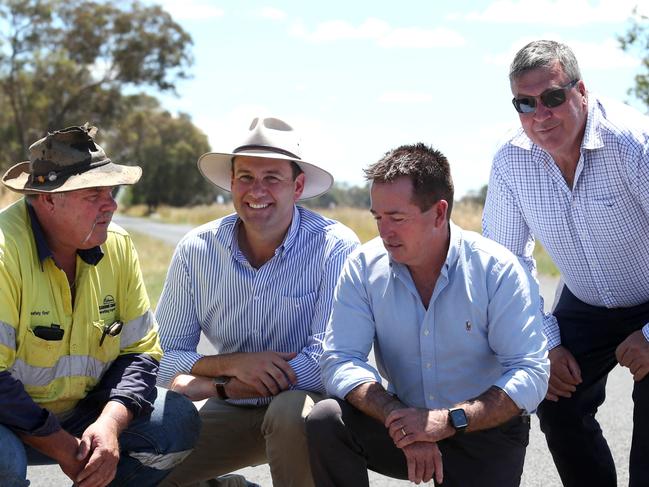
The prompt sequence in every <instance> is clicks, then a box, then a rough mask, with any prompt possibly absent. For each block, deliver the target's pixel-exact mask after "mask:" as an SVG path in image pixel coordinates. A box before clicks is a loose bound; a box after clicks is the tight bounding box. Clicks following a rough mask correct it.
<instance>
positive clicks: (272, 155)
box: [156, 117, 358, 487]
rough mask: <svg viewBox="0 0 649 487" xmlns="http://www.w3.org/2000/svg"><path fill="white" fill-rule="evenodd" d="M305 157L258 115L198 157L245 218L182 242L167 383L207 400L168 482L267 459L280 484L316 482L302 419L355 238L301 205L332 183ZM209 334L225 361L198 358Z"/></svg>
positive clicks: (166, 332)
mask: <svg viewBox="0 0 649 487" xmlns="http://www.w3.org/2000/svg"><path fill="white" fill-rule="evenodd" d="M299 150H300V148H299V142H298V138H297V135H296V133H295V131H294V130H293V128H292V127H291V126H290V125H288V124H287V123H286V122H284V121H282V120H280V119H277V118H270V117H269V118H263V117H257V118H255V119H254V120H253V121H252V123H251V124H250V127H249V130H248V133H247V135H246V137H245V138H244V140H243V141H242V143H241V144H239V146H238V147H237V148H236V149H235V150H234V151H232V152H231V153H208V154H205V155H203V156H202V157H201V158H200V159H199V161H198V167H199V169H200V170H201V172H202V173H203V175H204V176H205V177H206V178H207V179H208V180H209V181H211V182H212V183H214V184H216V185H217V186H219V187H221V188H223V189H226V190H228V191H231V192H232V201H233V204H234V207H235V210H236V214H233V215H229V216H226V217H224V218H221V219H218V220H215V221H213V222H210V223H208V224H206V225H203V226H201V227H199V228H197V229H195V230H193V231H192V232H190V233H189V234H188V235H187V236H185V237H184V238H183V240H182V241H181V242H180V243H179V245H178V248H177V249H176V252H175V254H174V257H173V260H172V263H171V267H170V269H169V275H168V277H167V281H166V282H165V287H164V290H163V292H162V296H161V298H160V303H159V305H158V309H157V313H156V315H157V318H158V323H159V324H160V337H161V344H162V348H163V350H164V357H163V359H162V362H161V364H160V382H162V383H163V384H170V387H171V388H172V389H173V390H176V391H178V392H181V393H183V394H185V395H187V396H188V397H190V398H191V399H193V400H201V399H206V398H207V402H206V404H205V405H204V406H203V408H202V409H201V419H202V421H203V427H202V430H201V436H200V439H199V441H198V443H197V446H196V447H195V449H194V453H195V454H192V455H190V456H189V457H188V458H187V459H186V460H185V462H183V463H182V464H181V465H180V466H179V467H178V468H177V469H176V470H175V471H174V472H172V474H171V476H170V477H169V478H168V482H167V483H166V484H164V485H196V484H197V483H198V482H199V481H203V480H207V479H211V478H212V477H216V476H219V475H222V474H225V473H228V472H231V471H233V470H237V469H239V468H242V467H247V466H250V465H258V464H263V463H268V464H269V465H270V470H271V475H272V478H273V485H275V486H300V487H308V486H309V485H312V479H311V471H310V468H309V461H308V455H307V447H306V439H305V433H304V418H305V416H306V415H307V414H308V413H309V411H310V409H311V407H312V406H313V404H314V402H316V401H318V400H319V399H320V398H321V394H322V393H323V392H324V386H323V383H322V378H321V374H320V369H319V367H318V360H319V358H320V356H321V354H322V340H323V337H324V330H325V327H326V323H327V319H328V317H329V314H330V312H331V304H332V301H333V290H334V286H335V284H336V281H337V279H338V276H339V274H340V271H341V269H342V266H343V263H344V262H345V259H346V257H347V255H348V254H349V253H350V252H351V251H352V250H353V249H354V248H355V247H356V246H357V245H358V239H357V237H356V235H354V233H353V232H352V231H351V230H350V229H348V228H347V227H345V226H344V225H342V224H340V223H338V222H336V221H333V220H330V219H328V218H324V217H323V216H321V215H318V214H317V213H314V212H312V211H309V210H307V209H304V208H301V207H298V206H296V205H295V202H296V201H297V200H300V199H305V198H311V197H314V196H318V195H319V194H322V193H324V192H326V191H327V190H328V189H329V188H330V187H331V184H332V183H333V179H332V177H331V175H330V174H329V173H328V172H326V171H325V170H323V169H321V168H319V167H318V166H315V165H314V164H310V163H308V162H306V161H303V160H302V159H301V158H300V155H299ZM201 333H203V334H205V336H206V337H207V338H208V340H209V341H210V342H211V344H212V345H213V346H214V348H215V349H216V354H214V355H209V356H208V355H201V354H199V353H197V351H196V346H197V344H198V341H199V338H200V335H201ZM228 482H229V483H228V484H227V485H228V486H231V485H232V482H230V481H229V480H228ZM210 485H225V480H224V479H220V480H219V479H216V480H214V481H211V482H210ZM239 485H241V482H240V483H239ZM244 485H245V484H244Z"/></svg>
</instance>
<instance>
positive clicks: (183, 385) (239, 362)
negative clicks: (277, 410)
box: [170, 351, 297, 401]
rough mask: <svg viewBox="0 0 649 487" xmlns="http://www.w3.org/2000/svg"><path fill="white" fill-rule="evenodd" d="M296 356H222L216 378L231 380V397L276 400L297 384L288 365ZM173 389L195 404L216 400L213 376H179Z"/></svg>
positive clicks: (228, 392) (277, 353)
mask: <svg viewBox="0 0 649 487" xmlns="http://www.w3.org/2000/svg"><path fill="white" fill-rule="evenodd" d="M296 355H297V354H296V353H284V352H273V351H266V352H240V353H231V354H227V355H223V356H221V359H222V360H223V362H224V365H223V367H222V369H221V372H220V373H219V374H216V375H225V376H227V377H231V379H230V381H229V382H228V384H227V386H226V392H227V394H228V396H229V397H232V398H236V399H242V398H249V397H272V396H276V395H277V394H279V393H280V392H282V391H285V390H287V389H289V388H290V387H291V385H295V384H297V375H296V374H295V371H294V370H293V368H292V367H291V366H290V364H289V363H288V362H289V360H291V359H293V358H295V357H296ZM170 389H171V390H172V391H176V392H178V393H180V394H183V395H185V396H187V397H188V398H189V399H191V400H192V401H200V400H203V399H207V398H209V397H213V396H214V395H215V389H214V386H213V384H212V379H211V377H204V376H200V375H189V374H179V375H177V376H176V377H174V379H173V380H172V382H171V385H170Z"/></svg>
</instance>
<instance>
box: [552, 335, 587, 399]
mask: <svg viewBox="0 0 649 487" xmlns="http://www.w3.org/2000/svg"><path fill="white" fill-rule="evenodd" d="M548 357H549V359H550V382H549V384H548V393H547V394H546V396H545V398H546V399H548V400H550V401H558V400H559V397H570V396H572V393H573V392H575V391H576V390H577V385H579V384H581V369H580V368H579V364H577V361H576V360H575V357H573V355H572V354H571V353H570V352H569V351H568V349H567V348H565V347H562V346H561V345H559V346H558V347H555V348H553V349H552V350H550V352H549V353H548Z"/></svg>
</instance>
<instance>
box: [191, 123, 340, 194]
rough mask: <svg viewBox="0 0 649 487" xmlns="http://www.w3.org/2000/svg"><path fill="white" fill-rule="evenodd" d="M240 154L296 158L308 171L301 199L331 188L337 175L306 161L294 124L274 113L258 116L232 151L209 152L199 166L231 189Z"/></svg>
mask: <svg viewBox="0 0 649 487" xmlns="http://www.w3.org/2000/svg"><path fill="white" fill-rule="evenodd" d="M236 156H247V157H256V158H260V159H261V158H270V159H283V160H286V161H293V162H295V163H296V164H297V165H298V166H300V169H302V171H304V191H303V192H302V195H301V196H300V199H301V200H304V199H307V198H313V197H315V196H319V195H321V194H323V193H326V192H327V191H329V188H331V186H332V184H333V182H334V178H333V176H332V175H331V174H329V172H327V171H325V170H324V169H322V168H320V167H318V166H316V165H315V164H312V163H308V162H306V161H303V160H302V158H301V156H300V143H299V139H298V136H297V135H296V133H295V131H294V130H293V127H291V126H290V125H289V124H287V123H286V122H284V121H283V120H280V119H279V118H273V117H266V118H264V117H255V118H254V119H253V120H252V122H251V123H250V127H248V133H247V134H246V137H245V138H244V139H243V141H242V142H241V144H239V146H238V147H237V148H236V149H234V150H233V151H232V152H208V153H207V154H203V155H202V156H201V157H200V158H199V159H198V170H199V171H200V172H201V174H202V175H203V176H204V177H205V178H206V179H207V180H208V181H210V182H211V183H213V184H215V185H216V186H218V187H219V188H221V189H224V190H226V191H230V190H231V182H232V181H231V179H232V161H233V159H234V158H235V157H236Z"/></svg>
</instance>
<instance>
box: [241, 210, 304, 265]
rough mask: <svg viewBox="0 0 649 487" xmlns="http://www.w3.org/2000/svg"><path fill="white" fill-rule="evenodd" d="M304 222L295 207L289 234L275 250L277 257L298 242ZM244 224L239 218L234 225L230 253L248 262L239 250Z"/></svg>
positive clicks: (287, 233)
mask: <svg viewBox="0 0 649 487" xmlns="http://www.w3.org/2000/svg"><path fill="white" fill-rule="evenodd" d="M301 220H302V215H301V213H300V211H299V209H298V207H297V205H293V218H292V219H291V225H290V226H289V227H288V232H286V236H285V237H284V240H283V241H282V243H281V244H280V245H279V247H277V248H276V249H275V255H278V254H283V253H284V252H287V251H289V250H290V249H291V248H292V247H293V246H294V245H295V242H296V241H297V237H298V234H299V230H300V222H301ZM241 224H242V221H241V218H239V217H237V221H236V223H235V224H234V227H233V231H232V240H231V241H230V252H232V254H233V255H235V256H236V257H237V259H239V260H246V258H245V256H244V255H243V252H241V249H240V248H239V228H240V226H241Z"/></svg>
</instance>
